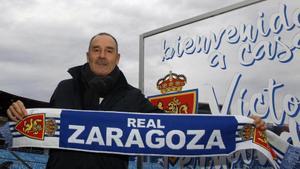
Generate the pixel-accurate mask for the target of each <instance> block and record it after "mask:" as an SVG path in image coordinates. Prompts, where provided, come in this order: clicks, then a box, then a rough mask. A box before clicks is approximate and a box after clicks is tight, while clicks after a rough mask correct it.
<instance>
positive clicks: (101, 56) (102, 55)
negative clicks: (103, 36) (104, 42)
mask: <svg viewBox="0 0 300 169" xmlns="http://www.w3.org/2000/svg"><path fill="white" fill-rule="evenodd" d="M105 56H106V54H105V52H104V51H99V53H98V57H99V58H101V59H103V58H105Z"/></svg>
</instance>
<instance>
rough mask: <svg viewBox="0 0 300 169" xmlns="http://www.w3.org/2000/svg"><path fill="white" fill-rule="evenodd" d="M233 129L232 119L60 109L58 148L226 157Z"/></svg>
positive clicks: (233, 136)
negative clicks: (223, 155) (221, 155)
mask: <svg viewBox="0 0 300 169" xmlns="http://www.w3.org/2000/svg"><path fill="white" fill-rule="evenodd" d="M212 122H213V123H214V125H211V123H212ZM237 126H238V123H237V120H236V119H235V117H233V116H202V115H167V114H166V115H162V114H140V113H120V112H99V111H97V112H96V111H95V112H94V111H85V112H82V111H74V110H62V112H61V123H60V133H63V134H60V138H59V147H61V148H67V149H70V148H71V149H78V150H91V151H96V152H110V153H111V152H115V153H119V154H148V155H149V154H152V155H161V154H162V152H163V153H164V154H165V155H177V156H178V155H179V154H180V155H181V156H197V155H201V154H206V155H214V154H229V153H231V152H233V151H234V150H235V148H236V141H235V138H236V130H237Z"/></svg>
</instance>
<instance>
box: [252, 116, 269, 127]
mask: <svg viewBox="0 0 300 169" xmlns="http://www.w3.org/2000/svg"><path fill="white" fill-rule="evenodd" d="M251 118H252V119H253V120H254V124H255V127H256V128H257V129H259V130H261V131H265V130H266V129H267V126H266V123H265V122H264V121H263V120H262V119H261V118H260V117H258V116H251Z"/></svg>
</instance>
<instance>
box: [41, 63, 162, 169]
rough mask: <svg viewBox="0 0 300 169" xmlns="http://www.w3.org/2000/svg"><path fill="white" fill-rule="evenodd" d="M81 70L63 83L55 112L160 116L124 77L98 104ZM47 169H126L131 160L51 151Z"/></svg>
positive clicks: (54, 101)
mask: <svg viewBox="0 0 300 169" xmlns="http://www.w3.org/2000/svg"><path fill="white" fill-rule="evenodd" d="M82 68H83V66H78V67H74V68H71V69H70V70H69V71H68V72H69V73H70V74H71V75H72V77H73V78H72V79H68V80H63V81H61V82H60V83H59V84H58V86H57V88H56V89H55V91H54V93H53V95H52V97H51V101H50V103H51V104H52V106H53V107H56V108H66V109H94V110H105V111H125V112H161V111H160V110H159V109H157V108H155V107H153V106H152V105H151V103H150V102H149V101H148V100H147V99H146V98H145V96H144V95H143V94H142V93H141V91H140V90H138V89H136V88H134V87H132V86H131V85H129V84H128V83H127V80H126V78H125V76H124V75H123V73H122V72H121V71H120V74H119V76H118V78H117V80H116V82H115V83H114V85H113V87H111V88H110V90H109V92H108V93H106V94H105V96H103V97H104V99H103V101H102V102H101V104H99V97H98V98H97V96H96V97H95V94H94V93H90V94H87V93H88V90H89V89H88V88H87V87H86V84H84V82H83V81H82ZM85 97H89V98H88V99H89V102H92V103H93V104H92V105H87V104H86V103H85V100H86V99H87V98H85ZM47 168H48V169H66V168H72V169H127V168H128V156H124V155H112V154H97V153H87V152H80V151H70V150H51V151H50V154H49V160H48V163H47Z"/></svg>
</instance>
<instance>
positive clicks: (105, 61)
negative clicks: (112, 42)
mask: <svg viewBox="0 0 300 169" xmlns="http://www.w3.org/2000/svg"><path fill="white" fill-rule="evenodd" d="M95 63H96V64H99V65H106V64H108V61H107V60H106V59H97V60H96V61H95Z"/></svg>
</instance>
